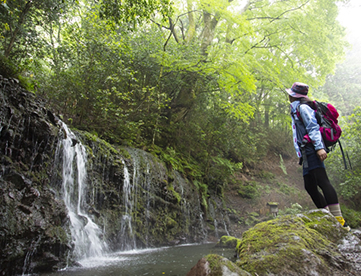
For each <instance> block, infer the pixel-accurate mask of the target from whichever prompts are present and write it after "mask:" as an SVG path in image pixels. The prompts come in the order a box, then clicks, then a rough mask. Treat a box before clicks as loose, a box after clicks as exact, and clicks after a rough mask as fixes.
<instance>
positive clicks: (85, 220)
mask: <svg viewBox="0 0 361 276" xmlns="http://www.w3.org/2000/svg"><path fill="white" fill-rule="evenodd" d="M63 130H64V131H65V134H66V135H65V136H66V137H65V138H64V139H63V140H62V141H61V142H60V143H59V146H58V149H57V154H61V150H62V159H63V163H62V166H63V167H62V171H63V173H62V177H63V178H62V180H63V181H62V188H63V199H64V202H65V205H66V207H67V209H68V215H69V218H70V222H71V227H70V230H71V236H72V240H73V243H74V254H75V257H76V258H77V259H79V260H80V259H84V258H88V257H97V256H101V255H103V254H104V253H105V252H106V251H107V250H108V246H107V244H106V243H105V242H104V241H103V240H102V236H103V232H102V230H101V229H100V228H99V227H98V225H97V224H96V223H94V222H93V220H92V219H91V217H90V216H89V215H88V214H87V211H86V209H87V208H86V206H87V203H86V198H85V195H86V192H87V190H86V188H87V187H86V184H87V182H86V181H87V171H86V163H87V156H86V151H85V147H84V146H83V145H82V144H81V143H80V142H79V141H78V140H77V138H76V136H75V134H74V133H73V132H71V131H70V130H69V129H68V127H67V126H66V125H65V124H64V123H63Z"/></svg>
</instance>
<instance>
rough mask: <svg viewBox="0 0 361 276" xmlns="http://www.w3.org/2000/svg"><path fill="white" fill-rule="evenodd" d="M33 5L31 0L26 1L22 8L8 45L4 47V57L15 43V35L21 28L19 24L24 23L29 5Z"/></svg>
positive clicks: (8, 54)
mask: <svg viewBox="0 0 361 276" xmlns="http://www.w3.org/2000/svg"><path fill="white" fill-rule="evenodd" d="M32 5H33V1H28V2H27V3H26V5H25V7H24V9H23V11H22V12H21V14H20V17H19V21H18V24H17V26H16V28H15V30H14V32H13V33H12V35H11V39H10V42H9V45H8V47H7V48H6V50H5V53H4V56H5V57H6V58H8V57H9V56H10V53H11V50H12V48H13V46H14V43H15V40H16V37H17V35H18V33H19V31H20V28H21V25H23V24H24V21H25V18H26V15H27V14H28V12H29V10H30V8H31V6H32Z"/></svg>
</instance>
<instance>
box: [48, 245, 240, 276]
mask: <svg viewBox="0 0 361 276" xmlns="http://www.w3.org/2000/svg"><path fill="white" fill-rule="evenodd" d="M211 253H212V254H213V253H214V254H218V255H221V256H224V257H226V258H229V259H232V258H233V255H234V249H222V248H216V247H215V244H214V243H208V244H201V245H194V244H192V245H190V244H188V245H181V246H174V247H162V248H155V249H142V250H132V251H126V252H117V253H112V254H110V255H107V256H104V257H101V258H90V259H85V260H82V261H80V263H81V265H82V266H83V267H81V268H68V269H66V270H65V271H58V272H54V273H48V274H41V276H60V275H63V276H90V275H91V276H142V275H147V276H151V275H162V276H163V275H165V276H167V275H168V276H185V275H186V274H187V272H188V271H189V270H190V269H191V268H192V267H193V266H194V265H195V264H196V263H197V262H198V260H199V259H201V258H202V257H203V256H205V255H207V254H211Z"/></svg>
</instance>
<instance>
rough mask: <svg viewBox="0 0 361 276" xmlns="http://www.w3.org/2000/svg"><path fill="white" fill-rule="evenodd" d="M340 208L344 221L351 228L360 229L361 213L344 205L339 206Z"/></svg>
mask: <svg viewBox="0 0 361 276" xmlns="http://www.w3.org/2000/svg"><path fill="white" fill-rule="evenodd" d="M341 208H342V216H343V217H344V219H345V221H346V222H347V224H348V225H349V226H350V227H351V228H355V229H357V228H360V227H361V212H360V211H356V210H354V209H351V208H348V207H346V206H344V205H342V206H341Z"/></svg>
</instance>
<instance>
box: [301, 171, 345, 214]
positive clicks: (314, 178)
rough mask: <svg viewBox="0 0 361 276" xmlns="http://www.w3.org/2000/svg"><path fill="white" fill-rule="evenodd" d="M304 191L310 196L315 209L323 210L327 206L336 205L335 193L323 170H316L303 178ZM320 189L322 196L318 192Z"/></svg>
mask: <svg viewBox="0 0 361 276" xmlns="http://www.w3.org/2000/svg"><path fill="white" fill-rule="evenodd" d="M303 180H304V183H305V189H306V191H307V193H308V194H309V195H310V196H311V198H312V201H313V203H315V205H316V207H317V208H325V207H326V206H328V205H332V204H337V203H338V198H337V193H336V191H335V189H334V188H333V186H332V185H331V183H330V180H328V177H327V174H326V170H325V169H324V168H316V169H313V170H311V171H309V173H308V174H306V175H304V176H303ZM318 187H320V188H321V190H322V193H323V195H322V194H321V193H320V191H319V190H318Z"/></svg>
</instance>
